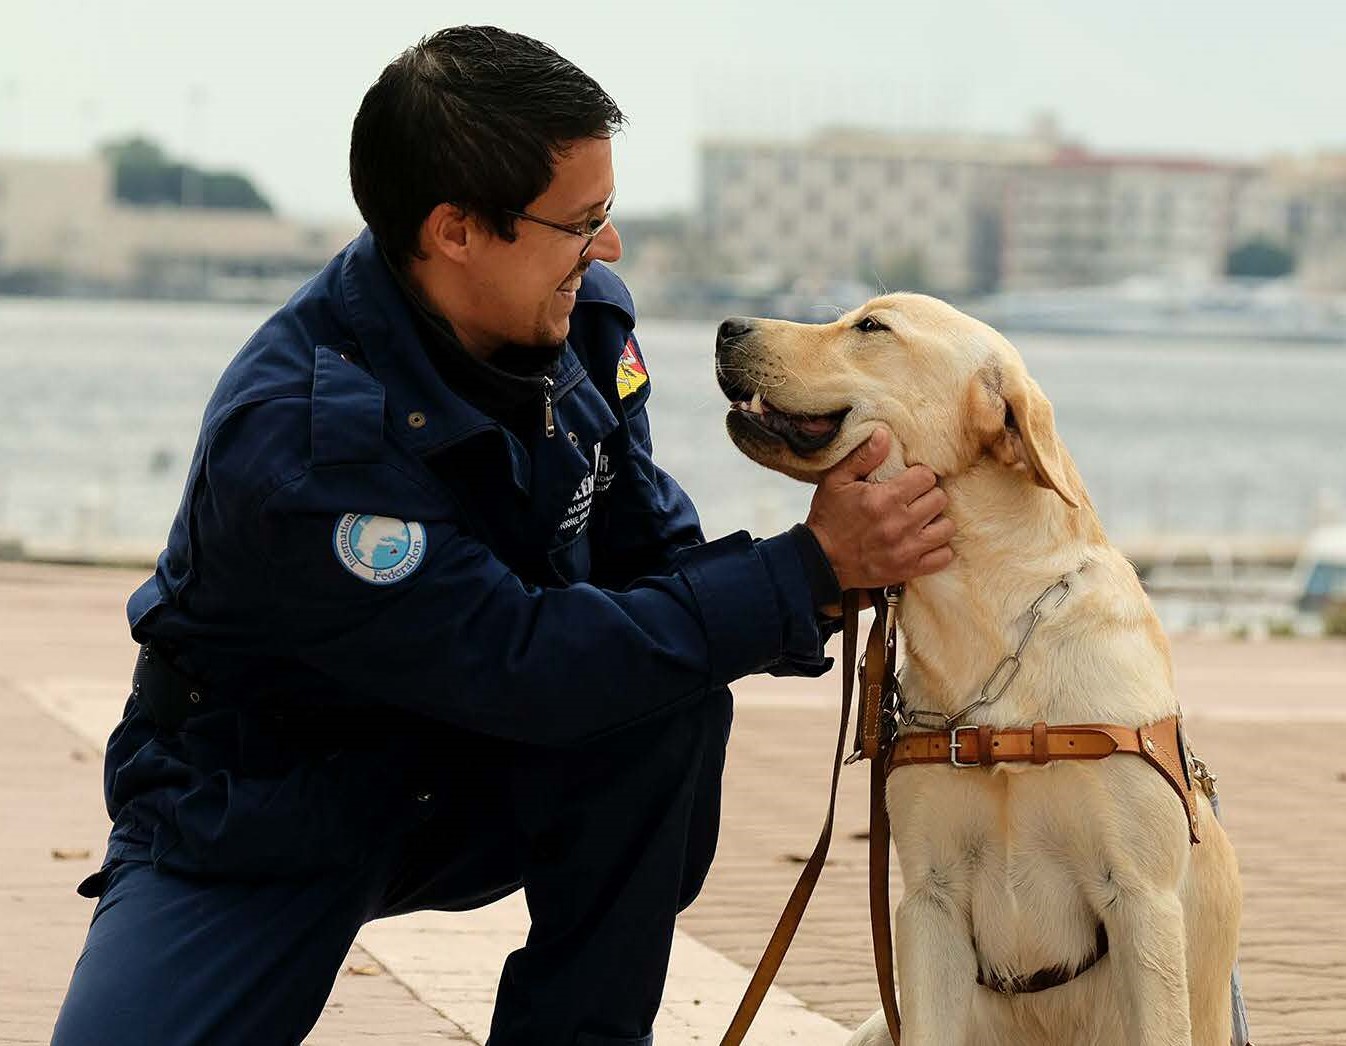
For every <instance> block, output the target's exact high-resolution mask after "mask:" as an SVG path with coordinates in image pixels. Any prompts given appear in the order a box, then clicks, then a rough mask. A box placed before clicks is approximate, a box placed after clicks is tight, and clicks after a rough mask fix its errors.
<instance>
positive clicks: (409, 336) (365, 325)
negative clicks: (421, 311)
mask: <svg viewBox="0 0 1346 1046" xmlns="http://www.w3.org/2000/svg"><path fill="white" fill-rule="evenodd" d="M341 297H342V300H343V302H344V304H345V310H346V314H347V316H348V317H349V319H350V323H351V326H352V328H353V329H354V331H355V333H356V336H357V338H358V341H359V343H360V349H361V351H362V352H363V353H364V356H365V359H366V362H367V363H368V365H369V369H370V371H371V372H372V373H373V375H374V376H375V377H376V378H377V379H378V380H379V381H380V382H381V383H382V384H383V386H384V388H385V390H386V395H387V402H388V410H389V414H390V416H391V421H392V425H393V427H394V429H395V430H396V432H397V439H398V442H400V443H402V444H403V445H404V446H407V447H408V448H410V449H411V450H412V451H414V452H415V453H416V454H417V455H419V456H420V457H422V458H424V457H428V456H429V455H431V454H434V453H436V452H437V451H440V450H443V449H445V448H446V447H449V446H451V445H453V444H455V443H458V442H461V441H462V440H464V439H467V438H468V437H469V436H474V435H476V434H478V433H481V432H485V431H488V430H500V431H502V432H503V429H502V428H501V426H500V424H499V423H498V422H497V421H496V420H495V419H494V418H492V417H490V416H489V415H487V414H486V413H484V412H483V411H482V410H480V409H479V408H478V407H476V406H474V405H473V404H472V403H470V402H468V401H467V400H466V399H464V398H463V397H462V396H460V395H458V393H456V392H455V391H454V390H453V389H452V388H450V387H449V386H448V385H447V384H445V382H444V380H443V379H442V378H441V377H440V375H439V372H438V371H437V370H436V369H435V366H434V364H433V363H432V362H431V360H430V357H429V354H428V353H427V351H426V347H425V344H424V342H423V340H422V338H421V335H420V333H419V332H418V330H417V329H416V321H415V318H414V316H413V314H412V311H411V310H412V308H413V305H412V303H411V302H410V301H408V300H407V297H406V294H405V293H404V292H403V290H402V288H401V287H400V286H399V284H398V282H397V279H396V277H395V276H394V274H393V272H392V270H391V269H390V268H389V267H388V263H387V262H386V261H384V258H383V253H382V252H381V251H380V250H379V248H378V245H377V244H376V243H375V242H374V236H373V234H372V233H371V232H370V231H369V230H368V229H365V230H364V231H363V232H361V233H360V235H359V236H358V237H356V239H355V240H354V242H353V243H351V245H350V246H349V247H347V248H346V252H345V257H344V259H343V260H342V263H341ZM582 373H583V364H581V363H580V360H579V357H578V356H576V355H575V353H574V351H573V350H572V349H571V347H570V346H569V344H567V345H566V347H565V350H564V351H563V352H562V354H561V359H560V362H559V363H558V365H557V372H556V377H555V382H556V389H557V393H558V394H559V392H560V391H562V390H564V389H565V388H566V387H567V386H568V385H571V384H573V383H574V382H575V381H576V380H577V379H578V378H579V377H580V376H581V375H582ZM510 458H511V460H512V461H513V462H514V470H515V476H514V479H515V481H516V482H518V483H520V484H521V485H522V486H524V487H526V486H527V482H528V476H527V471H528V466H527V462H526V461H522V460H520V455H518V454H514V453H511V454H510Z"/></svg>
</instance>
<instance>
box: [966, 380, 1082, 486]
mask: <svg viewBox="0 0 1346 1046" xmlns="http://www.w3.org/2000/svg"><path fill="white" fill-rule="evenodd" d="M978 378H979V381H978V385H979V388H977V389H974V395H976V396H977V397H978V399H979V400H980V403H979V407H978V414H979V416H980V423H979V425H978V430H979V435H980V436H981V439H982V443H983V446H985V447H986V448H987V450H989V451H990V453H991V455H992V456H993V457H994V458H995V459H996V460H997V461H998V462H1000V463H1001V464H1002V465H1010V466H1013V465H1023V466H1024V467H1025V468H1027V470H1028V473H1029V475H1030V476H1032V477H1033V482H1035V483H1036V484H1037V485H1038V486H1040V487H1045V488H1047V489H1048V490H1054V491H1056V493H1057V494H1058V495H1059V496H1060V498H1061V500H1062V501H1064V502H1065V503H1066V504H1067V505H1069V506H1070V507H1071V508H1079V507H1080V492H1079V491H1078V490H1076V482H1077V481H1076V479H1075V471H1074V469H1071V468H1069V467H1067V464H1066V462H1067V458H1066V452H1065V448H1064V447H1063V446H1062V445H1061V441H1060V439H1059V438H1058V437H1057V435H1056V422H1055V420H1054V418H1053V416H1052V405H1051V401H1050V400H1048V399H1047V397H1046V396H1045V395H1044V394H1043V392H1042V390H1041V389H1040V388H1038V384H1037V382H1035V381H1034V380H1033V379H1032V378H1030V377H1029V376H1028V374H1027V373H1026V372H1025V371H1023V370H1022V368H1019V367H1012V368H1009V370H1008V371H1006V370H1004V369H1002V368H1001V366H1000V364H999V363H998V362H993V363H991V364H988V365H987V367H985V368H983V370H982V372H981V373H980V374H979V375H978Z"/></svg>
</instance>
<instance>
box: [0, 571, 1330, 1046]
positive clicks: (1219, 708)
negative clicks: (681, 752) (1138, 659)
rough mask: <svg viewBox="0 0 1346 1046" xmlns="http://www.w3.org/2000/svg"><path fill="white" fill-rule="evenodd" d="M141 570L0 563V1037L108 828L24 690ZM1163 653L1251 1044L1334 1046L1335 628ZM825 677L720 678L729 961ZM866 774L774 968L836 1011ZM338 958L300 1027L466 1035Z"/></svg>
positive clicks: (64, 670) (697, 914)
mask: <svg viewBox="0 0 1346 1046" xmlns="http://www.w3.org/2000/svg"><path fill="white" fill-rule="evenodd" d="M142 576H143V574H142V573H141V572H138V571H137V572H124V571H101V570H80V569H73V568H50V567H37V566H30V565H18V564H0V824H3V825H4V826H5V831H4V832H3V833H0V1042H17V1043H38V1042H46V1041H47V1038H48V1036H49V1035H50V1029H51V1023H52V1021H53V1020H54V1018H55V1013H56V1010H57V1008H58V1007H59V1005H60V999H61V996H62V994H63V992H64V988H65V985H66V982H67V981H68V979H69V974H70V968H71V966H72V964H73V962H74V959H75V956H76V955H77V954H78V950H79V946H80V943H81V942H82V939H83V935H84V931H85V928H86V926H87V921H88V916H89V913H90V911H91V904H90V903H89V902H86V901H83V900H81V899H79V898H77V897H75V896H74V895H73V893H72V888H73V885H74V884H75V883H76V882H77V881H78V880H79V879H80V878H81V877H82V876H83V875H84V874H87V872H88V871H90V870H92V869H93V868H95V867H96V865H97V862H98V859H99V858H100V857H101V854H102V846H103V841H104V839H105V837H106V830H107V822H106V815H105V814H104V812H103V810H102V805H101V802H100V792H101V789H100V761H99V758H98V756H97V754H96V752H95V751H94V749H93V748H91V747H90V745H89V744H88V743H87V742H86V741H84V740H81V739H80V737H79V736H78V734H76V733H75V732H73V731H72V730H70V729H69V728H68V727H67V726H65V725H64V724H62V723H60V722H57V721H56V720H54V719H52V718H50V717H49V716H47V715H45V714H43V712H42V711H40V710H39V707H38V705H37V704H36V703H35V702H34V701H33V700H29V698H30V697H31V696H32V693H33V681H34V680H37V681H45V685H48V686H51V687H56V688H58V689H59V688H62V687H64V688H66V689H69V690H71V691H73V690H75V689H77V688H78V686H79V685H80V683H81V681H82V682H83V683H84V684H85V685H87V684H88V681H90V680H94V681H106V680H118V681H119V684H118V685H117V687H116V688H115V689H114V691H113V692H110V693H107V695H106V697H105V698H104V697H103V696H101V693H100V696H99V697H98V700H99V701H102V700H107V701H111V702H114V703H115V704H119V703H120V697H119V696H118V695H119V692H120V688H121V687H122V686H124V684H125V680H126V679H127V678H128V676H129V670H130V667H131V661H132V659H133V653H134V652H133V650H132V649H131V647H130V644H129V641H128V640H127V638H126V635H125V628H124V624H122V623H121V619H120V614H121V605H122V603H123V602H124V600H125V597H126V595H127V594H128V592H129V591H130V589H131V588H132V587H133V586H134V584H135V583H137V582H138V581H139V580H140V578H141V577H142ZM1174 654H1175V661H1176V664H1177V668H1178V677H1179V683H1180V686H1181V688H1182V692H1183V696H1184V703H1185V705H1186V707H1187V710H1188V718H1189V721H1190V726H1191V730H1190V732H1191V734H1192V736H1193V741H1194V744H1195V745H1196V746H1197V748H1198V750H1199V751H1200V752H1201V754H1202V755H1203V757H1205V758H1206V759H1207V760H1208V761H1209V762H1211V763H1212V765H1213V766H1214V768H1215V769H1216V770H1217V772H1218V773H1219V774H1220V785H1221V793H1222V798H1223V801H1224V804H1225V814H1226V823H1227V825H1228V828H1229V831H1230V834H1231V836H1232V838H1233V840H1234V844H1235V846H1236V848H1237V850H1238V853H1239V858H1240V863H1241V866H1242V870H1243V877H1244V891H1245V902H1244V927H1243V963H1244V974H1245V987H1246V991H1247V995H1248V1000H1249V1005H1250V1007H1251V1010H1252V1016H1253V1032H1254V1039H1255V1041H1256V1042H1257V1043H1258V1046H1299V1044H1303V1046H1308V1044H1312V1046H1331V1044H1343V1046H1346V979H1344V976H1343V975H1346V872H1344V871H1343V863H1344V862H1346V754H1342V752H1343V750H1342V749H1341V746H1334V745H1330V744H1327V745H1324V744H1318V745H1317V746H1316V749H1315V751H1314V752H1313V753H1310V752H1309V751H1308V749H1307V748H1306V741H1307V740H1308V739H1310V738H1312V739H1315V740H1317V739H1320V738H1321V737H1322V736H1323V733H1324V731H1327V730H1339V729H1341V725H1342V723H1343V722H1346V643H1329V642H1308V641H1285V642H1271V643H1263V644H1251V643H1244V644H1231V643H1223V642H1207V641H1190V640H1183V641H1179V642H1177V643H1175V647H1174ZM836 685H837V682H836V679H835V676H834V677H830V678H829V679H827V680H825V681H793V680H791V681H778V680H754V681H750V682H748V683H746V684H744V685H743V686H742V687H741V689H740V702H739V708H738V711H737V718H736V724H735V730H734V737H733V740H732V742H731V748H730V756H729V772H728V775H727V778H726V791H725V811H724V826H723V831H722V834H721V843H720V853H719V857H718V858H717V861H716V864H715V867H714V869H713V870H712V872H711V876H710V879H709V881H708V883H707V886H706V889H705V891H704V893H703V895H702V898H701V900H699V901H698V903H697V904H696V905H695V906H694V907H693V908H692V909H691V910H690V911H689V912H688V913H687V915H686V916H685V918H684V920H683V924H682V925H683V929H684V930H685V931H687V932H689V933H691V934H692V935H693V936H694V937H696V938H697V939H698V940H699V941H700V942H701V943H702V944H704V945H708V946H709V947H710V948H712V949H714V950H715V951H717V952H719V953H721V954H722V955H724V956H727V957H728V958H729V959H733V960H735V961H737V962H738V963H740V964H742V965H744V966H751V965H752V964H753V963H755V961H756V959H757V956H758V953H759V950H760V948H761V946H762V944H763V942H764V941H765V939H766V936H767V934H768V933H769V931H770V929H771V926H772V925H773V924H774V922H775V919H776V917H777V914H778V912H779V906H780V904H781V903H782V902H783V900H784V898H785V896H786V894H787V892H788V890H789V887H790V886H791V884H792V883H793V881H794V878H795V876H796V875H797V873H798V870H799V864H798V861H799V860H800V859H801V858H802V857H803V856H805V855H806V854H807V853H808V851H809V850H810V848H811V847H812V844H813V840H814V837H815V835H816V831H817V827H818V822H819V821H820V819H821V816H822V813H823V808H822V804H823V801H824V799H825V794H824V788H825V786H826V776H827V771H828V769H829V762H830V748H831V744H832V740H833V738H834V736H835V719H834V717H835V708H836V698H835V696H834V694H833V691H834V690H835V688H836ZM101 686H102V684H101V682H100V687H101ZM1286 720H1293V721H1294V725H1286V722H1285V721H1286ZM1254 751H1255V752H1256V753H1257V758H1256V759H1248V758H1247V756H1248V754H1249V753H1251V752H1254ZM1324 753H1326V754H1324ZM864 776H865V775H864V772H863V771H862V770H860V769H856V768H853V769H852V770H851V772H850V773H848V774H847V775H846V777H845V779H844V782H843V795H842V799H841V814H840V817H839V823H838V826H837V837H836V840H835V842H834V848H833V857H832V859H831V862H830V864H829V867H828V870H827V872H826V875H825V877H824V880H823V884H822V886H821V887H820V888H819V892H818V895H817V898H816V900H815V902H814V905H813V908H812V909H811V911H810V914H809V916H808V918H807V920H806V921H805V924H804V928H803V930H802V931H801V937H800V939H799V942H798V944H797V945H796V947H795V950H794V951H793V952H792V953H791V957H790V959H789V960H788V961H787V963H786V965H785V969H784V971H783V973H782V978H781V980H782V983H783V985H784V986H785V987H786V988H788V989H789V990H790V991H791V992H792V993H793V994H794V995H796V996H798V997H799V998H800V999H802V1000H803V1001H804V1002H805V1003H806V1004H807V1005H809V1006H810V1007H812V1008H813V1009H814V1010H815V1011H817V1012H818V1013H819V1014H822V1015H825V1016H827V1017H830V1018H832V1019H834V1020H837V1021H839V1022H840V1023H842V1024H847V1025H851V1024H854V1023H855V1022H857V1021H858V1020H860V1019H862V1018H864V1017H865V1016H867V1015H868V1014H869V1013H870V1012H872V1010H873V1009H874V1008H875V1007H876V1006H877V991H876V989H875V988H874V987H873V973H872V971H871V970H870V968H869V965H868V948H869V945H868V940H867V937H866V934H867V915H866V912H865V907H864V905H865V894H864V876H865V844H864V842H863V828H864V822H865V802H866V796H865V780H864ZM85 850H87V851H88V856H87V857H84V856H81V853H82V851H85ZM53 851H60V852H61V853H62V855H63V856H62V857H60V858H57V857H56V856H54V855H53ZM346 970H347V972H346V973H345V974H343V975H342V976H341V977H340V978H339V979H338V982H337V985H336V988H335V990H334V992H333V995H332V998H331V1000H330V1001H329V1003H328V1006H327V1009H326V1011H325V1012H324V1015H323V1018H322V1020H321V1021H320V1023H319V1025H318V1027H317V1028H316V1029H315V1031H314V1032H313V1034H312V1036H311V1037H310V1038H309V1040H308V1041H309V1042H311V1043H321V1044H336V1043H348V1042H371V1043H372V1042H375V1041H380V1042H388V1043H393V1042H397V1043H403V1042H406V1043H410V1042H459V1043H468V1042H474V1041H477V1039H476V1038H474V1037H472V1036H471V1035H469V1034H467V1033H466V1032H464V1031H463V1030H462V1026H460V1025H459V1024H457V1023H455V1022H454V1021H453V1020H451V1019H450V1018H451V1017H452V1016H453V1007H452V1004H451V1001H452V992H451V991H449V992H447V993H441V994H442V995H443V998H440V999H436V1000H435V1005H433V1006H432V1005H430V1004H429V1003H428V1002H427V1001H424V1000H423V999H422V998H419V997H418V996H417V995H416V994H413V993H412V992H411V991H410V990H409V989H408V988H407V987H405V986H404V985H403V984H402V983H401V982H399V980H397V979H396V978H395V977H394V976H392V975H390V974H389V973H388V972H387V971H386V970H384V969H383V968H382V967H381V966H380V964H379V963H378V962H376V961H375V960H374V959H373V958H372V957H371V956H370V955H369V954H368V953H366V952H364V951H362V950H361V949H360V948H359V947H358V946H357V947H356V948H355V949H353V951H352V953H351V955H350V957H349V958H348V960H347V963H346ZM717 970H719V968H718V967H717ZM716 976H717V977H721V978H722V977H723V974H722V973H721V972H717V975H716ZM411 983H416V982H414V981H411ZM731 987H733V988H735V990H736V986H731ZM427 998H429V996H427ZM445 999H447V1000H449V1001H444V1000H445ZM436 1007H437V1008H436ZM478 1037H479V1036H478ZM697 1041H714V1037H713V1036H712V1035H710V1034H703V1035H701V1036H700V1037H698V1039H697ZM763 1041H765V1040H763ZM797 1041H798V1040H797Z"/></svg>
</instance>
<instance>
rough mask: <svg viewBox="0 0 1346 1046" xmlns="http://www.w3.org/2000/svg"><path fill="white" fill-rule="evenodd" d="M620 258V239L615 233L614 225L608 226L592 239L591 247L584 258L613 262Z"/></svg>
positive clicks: (617, 233)
mask: <svg viewBox="0 0 1346 1046" xmlns="http://www.w3.org/2000/svg"><path fill="white" fill-rule="evenodd" d="M621 256H622V237H621V234H620V233H619V232H617V226H616V225H609V226H608V227H607V228H606V229H604V230H603V231H602V232H600V233H599V234H598V235H597V236H595V237H594V242H593V246H592V247H590V248H589V253H588V254H587V255H586V257H589V258H596V259H597V260H598V261H603V262H615V261H617V260H618V259H619V258H621Z"/></svg>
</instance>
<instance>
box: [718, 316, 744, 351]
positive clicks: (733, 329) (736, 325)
mask: <svg viewBox="0 0 1346 1046" xmlns="http://www.w3.org/2000/svg"><path fill="white" fill-rule="evenodd" d="M751 330H752V320H749V319H745V318H744V317H742V316H730V317H729V319H727V320H725V321H724V322H723V323H721V324H720V329H719V331H718V332H717V334H716V336H715V341H716V343H717V344H719V345H723V344H724V343H725V342H727V341H733V340H734V339H735V338H741V337H743V335H745V334H747V333H748V332H749V331H751Z"/></svg>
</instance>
